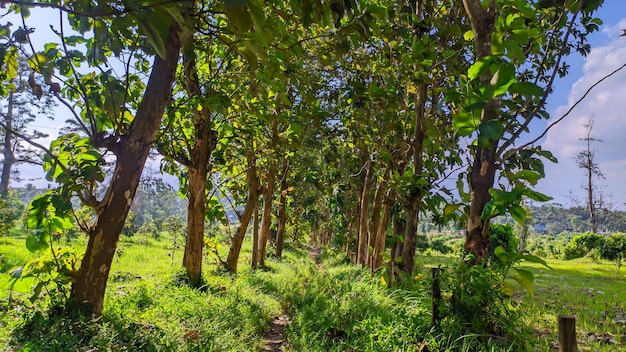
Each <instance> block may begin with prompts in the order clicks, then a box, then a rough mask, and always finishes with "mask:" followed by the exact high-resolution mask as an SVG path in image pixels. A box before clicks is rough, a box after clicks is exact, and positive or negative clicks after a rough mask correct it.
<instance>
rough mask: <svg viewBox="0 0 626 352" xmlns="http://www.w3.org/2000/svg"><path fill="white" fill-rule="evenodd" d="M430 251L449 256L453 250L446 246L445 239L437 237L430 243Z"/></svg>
mask: <svg viewBox="0 0 626 352" xmlns="http://www.w3.org/2000/svg"><path fill="white" fill-rule="evenodd" d="M430 249H432V250H433V251H437V252H439V253H441V254H448V253H451V252H452V248H451V247H450V246H448V245H447V244H446V240H445V238H441V237H437V238H433V239H432V241H431V242H430Z"/></svg>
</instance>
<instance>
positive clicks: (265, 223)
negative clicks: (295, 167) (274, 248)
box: [258, 160, 277, 266]
mask: <svg viewBox="0 0 626 352" xmlns="http://www.w3.org/2000/svg"><path fill="white" fill-rule="evenodd" d="M276 168H277V166H276V161H275V160H272V162H271V163H270V169H269V172H268V174H267V185H266V186H265V188H264V190H263V217H262V218H261V229H260V231H259V252H258V253H259V254H258V259H259V264H260V265H261V266H264V265H265V251H266V249H267V238H268V237H269V233H270V225H271V224H272V203H273V202H274V183H275V181H276Z"/></svg>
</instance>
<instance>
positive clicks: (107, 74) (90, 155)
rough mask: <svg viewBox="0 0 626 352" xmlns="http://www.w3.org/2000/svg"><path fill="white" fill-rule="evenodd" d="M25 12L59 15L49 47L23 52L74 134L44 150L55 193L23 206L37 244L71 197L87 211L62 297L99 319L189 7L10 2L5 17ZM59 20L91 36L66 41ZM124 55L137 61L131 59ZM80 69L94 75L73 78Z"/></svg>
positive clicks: (66, 221)
mask: <svg viewBox="0 0 626 352" xmlns="http://www.w3.org/2000/svg"><path fill="white" fill-rule="evenodd" d="M28 6H40V7H48V8H53V9H55V10H56V11H58V13H59V18H60V22H59V24H58V25H57V26H53V27H52V30H53V31H54V33H55V34H56V35H57V36H58V38H59V42H58V43H51V44H48V45H46V46H45V48H44V49H43V50H40V51H36V50H35V48H34V46H33V45H31V48H32V51H33V53H32V56H31V57H30V58H29V63H30V64H31V66H32V67H33V69H34V70H36V71H37V72H39V73H41V74H42V75H43V76H44V78H45V81H46V83H47V84H49V85H51V86H52V85H54V84H55V83H54V82H53V79H55V78H56V79H62V78H64V81H63V87H62V91H61V92H60V96H62V97H63V99H61V101H62V102H63V103H64V104H65V105H66V106H68V107H69V108H70V109H71V111H72V112H73V114H74V115H73V116H74V117H75V119H74V120H73V122H74V124H75V125H76V126H78V130H79V132H71V133H69V134H66V135H61V136H60V137H59V138H58V139H57V140H56V141H53V142H52V144H51V147H50V148H49V149H46V152H47V155H46V157H45V158H44V169H45V170H46V171H47V175H46V177H47V178H48V179H49V180H50V181H55V182H57V183H58V185H59V186H58V188H57V189H56V190H51V191H49V192H48V193H46V194H44V195H42V196H38V197H36V198H35V199H33V201H32V202H31V204H30V206H29V217H28V225H29V227H30V228H38V229H40V231H37V232H35V235H34V236H39V237H42V238H41V240H45V239H44V238H43V237H49V236H50V235H51V234H52V233H54V232H59V231H63V230H64V229H65V228H67V226H68V225H69V226H71V222H72V220H73V215H72V214H73V211H72V204H71V202H70V198H71V197H73V196H78V197H79V198H80V199H81V201H82V202H83V203H84V204H85V205H87V206H89V207H91V208H92V209H93V210H94V215H95V218H94V220H93V223H83V222H81V223H80V225H81V226H82V227H83V229H84V230H85V232H86V234H87V235H88V237H89V241H88V243H87V248H86V250H85V254H84V256H83V260H82V261H81V265H80V268H79V270H78V272H76V273H67V274H68V275H70V276H72V281H73V284H72V289H71V297H72V299H74V300H76V301H77V302H78V303H80V304H85V305H86V306H87V307H88V309H89V311H90V312H91V313H92V314H94V315H100V314H101V312H102V308H103V303H104V294H105V290H106V285H107V280H108V276H109V271H110V269H111V262H112V260H113V256H114V254H115V250H116V247H117V243H118V240H119V236H120V233H121V231H122V228H123V225H124V222H125V220H126V217H127V215H128V212H129V209H130V206H131V203H132V201H133V197H134V195H135V191H136V189H137V186H138V184H139V180H140V177H141V173H142V171H143V167H144V164H145V162H146V158H147V156H148V153H149V151H150V149H151V148H152V143H153V142H154V140H155V137H156V132H157V130H158V127H159V125H160V123H161V118H162V116H163V113H164V111H165V107H166V105H167V104H168V103H169V102H170V100H171V89H172V85H173V82H174V74H175V71H176V67H177V65H178V60H179V51H180V47H181V46H182V45H184V43H185V42H186V40H187V38H188V37H189V33H190V31H191V29H190V27H189V24H190V23H189V22H190V21H188V20H187V17H186V16H187V15H186V14H187V12H188V11H187V10H186V7H187V6H193V5H192V3H191V2H185V3H184V4H179V3H168V4H159V3H158V2H154V3H147V4H146V3H144V2H142V3H139V2H136V3H135V2H133V3H131V4H129V6H126V7H119V6H117V5H116V4H112V3H109V2H101V3H99V4H98V6H97V7H95V8H94V7H91V5H90V4H86V3H83V2H81V3H74V4H72V5H67V7H66V6H63V5H59V4H57V2H40V3H32V4H31V3H29V4H23V3H22V2H20V5H11V9H12V10H14V11H16V12H19V13H21V14H22V16H23V17H24V21H26V18H27V17H28V15H29V10H28ZM63 17H67V19H68V20H69V23H70V24H71V26H72V29H73V30H74V31H78V32H80V33H81V34H84V33H85V32H88V31H91V32H92V33H93V36H92V37H91V38H90V39H85V38H84V37H83V36H79V35H68V34H67V30H66V29H65V28H64V20H63ZM24 23H26V22H24ZM28 34H29V33H26V34H24V35H25V36H26V37H27V36H28ZM26 41H28V40H27V38H26ZM83 45H84V46H83ZM82 47H84V48H86V49H85V52H82V51H80V50H79V48H82ZM155 53H156V54H157V55H154V54H155ZM133 54H137V55H136V56H134V57H135V60H132V58H133ZM111 56H114V57H117V58H120V59H121V60H122V66H123V69H124V72H125V74H124V75H123V76H122V77H116V76H115V75H114V73H113V70H112V69H110V68H106V65H107V64H108V62H109V58H110V57H111ZM151 57H154V61H153V63H152V65H150V62H149V60H150V58H151ZM80 63H87V64H88V65H89V66H90V67H93V68H96V71H92V72H88V73H83V72H84V71H78V70H77V69H76V65H77V64H80ZM133 66H134V67H137V71H136V72H145V73H149V77H148V80H147V82H146V83H145V84H144V83H143V82H142V81H141V80H140V79H139V77H138V76H137V74H133V73H132V72H131V67H133ZM56 86H60V85H59V84H58V83H56ZM57 88H58V87H57ZM66 99H67V100H66ZM68 100H69V101H71V103H70V102H68ZM76 110H78V111H76ZM107 155H108V156H109V157H110V159H108V160H113V162H114V165H115V166H114V169H113V173H112V175H111V176H110V178H106V177H105V175H104V172H103V170H102V165H103V164H104V163H105V160H106V159H105V156H107ZM101 188H104V189H103V190H102V191H100V189H101ZM46 225H49V226H46Z"/></svg>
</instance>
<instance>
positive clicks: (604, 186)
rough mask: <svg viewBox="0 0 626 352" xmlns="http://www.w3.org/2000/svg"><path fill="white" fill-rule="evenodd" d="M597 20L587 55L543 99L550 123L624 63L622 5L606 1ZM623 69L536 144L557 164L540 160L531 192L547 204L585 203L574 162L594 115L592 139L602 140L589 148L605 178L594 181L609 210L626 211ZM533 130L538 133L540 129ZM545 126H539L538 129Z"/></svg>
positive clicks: (625, 90)
mask: <svg viewBox="0 0 626 352" xmlns="http://www.w3.org/2000/svg"><path fill="white" fill-rule="evenodd" d="M597 17H599V18H601V19H602V20H603V22H604V24H603V25H602V26H601V28H600V31H599V32H596V33H595V34H594V35H593V36H592V37H591V38H590V41H589V42H590V44H591V46H592V50H591V53H590V54H589V55H588V56H587V57H585V58H577V59H574V58H572V59H569V60H568V62H570V64H571V70H570V75H568V76H567V77H566V78H565V79H560V80H558V81H557V82H555V90H554V93H553V94H552V95H551V96H550V98H549V99H548V112H550V115H551V121H554V120H555V119H558V118H559V117H561V116H563V114H564V113H566V112H567V110H568V109H569V108H570V107H571V106H572V105H573V104H574V103H575V102H576V101H577V100H578V99H580V97H582V96H583V95H584V94H585V92H586V91H587V89H588V88H589V87H590V86H592V85H593V84H594V83H596V82H597V81H598V80H599V79H601V78H602V77H603V76H605V75H606V74H608V73H610V72H612V71H613V70H615V69H616V68H618V67H620V66H622V65H624V64H626V37H620V34H621V33H622V29H626V2H625V1H623V0H606V2H605V4H604V6H603V8H601V9H600V10H599V11H598V13H597ZM625 82H626V69H624V70H622V71H620V72H619V73H618V74H616V75H614V76H612V77H611V78H609V79H607V80H606V81H604V82H602V83H600V84H599V85H598V86H597V87H596V88H594V89H593V90H592V91H591V92H590V94H589V95H588V96H587V97H586V98H585V99H584V100H583V101H582V102H581V103H580V104H579V105H578V106H577V107H576V108H574V110H573V111H572V112H571V113H570V114H569V115H568V116H567V117H566V118H565V119H564V120H563V121H562V122H560V123H559V124H557V125H555V127H553V128H552V129H550V130H549V131H548V133H547V135H546V137H545V138H544V139H543V140H542V141H541V142H540V144H541V146H542V148H543V149H547V150H550V151H551V152H552V153H553V154H554V156H555V157H556V158H557V159H558V160H559V163H558V164H553V163H551V162H546V178H545V179H543V180H541V181H540V182H539V183H538V185H537V190H539V191H541V192H543V193H545V194H547V195H549V196H551V197H554V201H552V203H560V204H563V205H564V206H569V205H572V198H574V199H577V200H578V202H579V203H580V204H581V205H584V204H585V199H586V198H585V197H586V191H585V190H584V189H583V187H584V183H585V171H584V170H583V169H579V168H578V167H577V165H576V162H575V159H574V158H575V157H576V155H577V154H578V153H580V152H581V151H583V150H585V148H586V144H585V143H586V142H584V141H581V140H580V138H584V137H585V136H586V128H585V124H586V123H587V122H588V119H589V117H590V116H593V117H594V127H593V130H592V136H594V137H596V138H599V139H601V140H602V142H596V143H593V144H592V147H593V148H595V158H596V162H597V163H598V165H599V168H600V170H601V171H602V173H603V174H604V176H605V179H603V180H596V182H597V184H598V186H600V189H601V190H602V192H603V193H604V194H605V195H607V196H608V197H607V199H608V200H609V201H610V202H611V203H613V207H614V208H615V209H619V210H626V83H625ZM538 127H539V128H538V129H536V130H535V131H536V132H538V133H537V135H538V134H539V133H540V132H543V131H542V130H541V126H538ZM543 127H544V128H545V124H544V126H543Z"/></svg>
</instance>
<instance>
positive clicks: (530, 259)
mask: <svg viewBox="0 0 626 352" xmlns="http://www.w3.org/2000/svg"><path fill="white" fill-rule="evenodd" d="M522 259H523V260H525V261H527V262H531V263H536V264H541V265H543V266H545V267H546V268H549V269H552V267H551V266H550V265H548V263H547V262H546V261H545V260H543V259H542V258H540V257H538V256H536V255H532V254H526V255H523V256H522Z"/></svg>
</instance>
